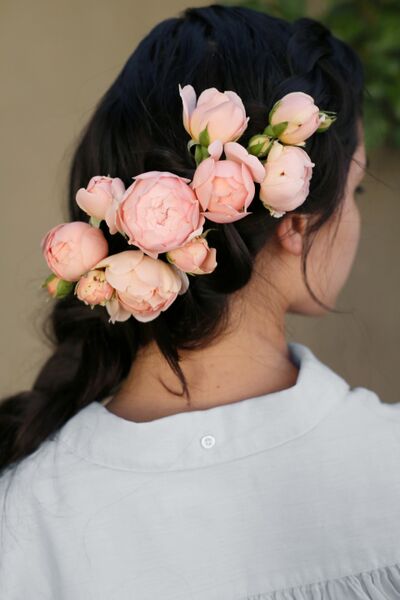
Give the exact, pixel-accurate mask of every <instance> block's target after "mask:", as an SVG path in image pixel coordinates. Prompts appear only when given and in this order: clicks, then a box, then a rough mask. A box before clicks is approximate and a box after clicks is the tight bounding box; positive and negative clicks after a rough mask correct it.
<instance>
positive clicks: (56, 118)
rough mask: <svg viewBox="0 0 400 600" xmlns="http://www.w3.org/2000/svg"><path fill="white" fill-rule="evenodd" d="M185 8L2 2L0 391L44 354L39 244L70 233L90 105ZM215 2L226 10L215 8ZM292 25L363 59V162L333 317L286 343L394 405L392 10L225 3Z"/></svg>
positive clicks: (395, 40) (399, 148) (303, 321)
mask: <svg viewBox="0 0 400 600" xmlns="http://www.w3.org/2000/svg"><path fill="white" fill-rule="evenodd" d="M210 3H211V2H201V1H198V2H196V3H195V4H193V5H191V4H188V3H187V2H184V1H183V0H163V1H162V2H161V1H157V0H147V1H146V2H145V3H144V2H139V1H138V0H137V1H134V0H115V1H114V2H112V3H111V2H108V1H106V0H96V2H94V1H93V0H79V1H78V0H56V1H55V2H54V1H50V0H35V2H30V1H29V0H12V1H11V0H1V1H0V47H1V53H0V73H1V81H2V89H3V92H2V94H1V97H0V102H1V111H0V115H1V116H0V118H1V131H2V143H1V147H0V152H1V156H0V165H1V173H2V177H1V198H2V207H3V212H2V223H3V226H2V235H1V254H0V255H1V281H2V310H1V331H2V336H1V341H0V344H1V347H0V349H1V362H0V368H1V379H0V380H1V389H0V397H3V396H5V395H7V394H11V393H14V392H17V391H20V390H23V389H27V388H30V386H31V385H32V383H33V380H34V378H35V376H36V374H37V372H38V370H39V368H40V367H41V365H42V364H43V362H44V360H45V359H46V358H47V357H48V356H49V355H50V353H51V349H50V347H49V346H48V343H47V342H46V340H45V337H44V335H43V333H42V330H41V326H42V321H43V318H44V313H45V312H47V311H49V310H50V305H49V303H51V302H53V300H52V299H51V298H49V297H48V296H47V293H46V292H45V290H43V289H42V288H41V284H42V282H43V280H44V279H45V277H47V275H48V274H49V270H48V269H47V266H46V264H45V262H44V260H43V257H42V255H41V251H40V246H39V243H40V239H41V238H42V236H43V235H44V234H45V233H46V232H47V231H48V230H49V229H50V228H51V227H53V226H54V225H56V224H58V223H61V222H63V221H66V220H67V219H68V217H67V210H66V201H67V200H66V199H67V194H66V185H67V168H68V164H69V160H70V157H71V154H72V152H73V149H74V144H75V142H76V140H77V137H78V134H79V132H80V130H81V128H82V127H83V126H84V124H85V123H86V121H87V120H88V118H89V116H90V115H91V113H92V111H93V110H94V106H95V104H96V102H97V100H98V99H99V97H100V96H101V95H102V94H103V92H104V91H105V89H106V88H108V86H109V85H110V83H111V82H112V80H113V79H114V78H115V77H116V75H117V73H118V72H119V70H120V69H121V67H122V65H123V64H124V63H125V61H126V59H127V57H128V55H129V54H131V53H132V51H133V50H134V48H135V46H136V45H137V43H138V42H139V41H140V40H141V38H142V37H143V36H144V35H146V34H147V32H148V31H149V30H150V29H151V28H152V27H153V26H154V25H155V24H156V23H158V22H159V21H161V20H162V19H165V18H168V17H172V16H178V14H179V13H180V11H182V10H183V9H185V8H187V7H188V6H201V5H208V4H210ZM222 3H223V2H221V4H222ZM226 4H228V5H233V4H241V5H245V6H249V7H252V8H257V9H258V10H265V11H267V12H271V13H273V14H276V15H279V16H283V17H285V18H287V19H290V20H291V19H294V18H297V17H300V16H311V17H315V18H318V19H319V20H321V21H322V22H323V23H325V24H326V25H328V26H329V27H330V28H331V29H332V32H333V33H334V34H335V35H336V36H337V37H339V38H341V39H344V40H345V41H347V42H348V43H350V44H351V45H352V46H353V47H354V48H355V49H356V50H357V52H358V53H359V55H360V56H361V58H362V60H363V62H364V67H365V73H366V87H367V91H368V94H367V97H366V100H365V109H364V110H365V133H366V144H367V153H368V155H369V159H370V167H369V174H367V175H366V177H365V180H364V183H363V186H364V188H365V193H364V194H363V195H362V196H359V199H358V200H357V202H359V206H360V208H361V215H362V237H361V242H360V247H359V250H358V254H357V258H356V261H355V265H354V268H353V272H352V274H351V277H350V279H349V281H348V282H347V284H346V286H345V288H344V289H343V291H342V293H341V295H340V297H339V300H338V303H337V306H336V308H338V309H340V310H343V311H346V313H345V314H342V315H330V314H328V315H326V316H325V317H323V318H311V317H301V316H296V315H288V317H287V327H288V338H289V339H290V340H294V341H299V342H302V343H305V344H306V345H308V346H310V348H311V349H312V350H313V352H314V353H316V354H317V356H318V357H319V358H320V359H321V360H322V361H323V362H325V363H327V364H328V365H329V366H331V367H332V368H333V369H334V370H335V371H337V372H339V373H340V374H341V375H342V376H343V377H345V378H346V379H347V380H348V382H349V383H350V385H351V386H363V387H368V388H370V389H373V390H374V391H375V392H376V393H377V394H378V395H379V396H380V397H381V399H382V401H384V402H399V401H400V393H399V390H398V383H397V368H399V366H400V360H399V357H400V352H399V347H400V278H399V258H400V235H399V225H400V197H399V189H400V38H399V36H398V32H399V30H400V2H399V0H350V1H347V2H345V1H341V0H326V1H322V0H318V1H306V0H275V1H272V0H271V1H267V0H255V1H249V2H246V1H243V2H227V3H226Z"/></svg>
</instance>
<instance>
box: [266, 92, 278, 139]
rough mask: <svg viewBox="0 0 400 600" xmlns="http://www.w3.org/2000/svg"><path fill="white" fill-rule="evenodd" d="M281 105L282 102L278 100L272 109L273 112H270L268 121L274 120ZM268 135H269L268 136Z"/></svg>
mask: <svg viewBox="0 0 400 600" xmlns="http://www.w3.org/2000/svg"><path fill="white" fill-rule="evenodd" d="M280 103H281V101H280V100H278V101H277V102H275V104H274V105H273V107H272V108H271V110H270V111H269V115H268V121H271V119H272V115H273V114H274V112H275V111H276V109H277V108H278V106H279V104H280ZM267 135H268V134H267Z"/></svg>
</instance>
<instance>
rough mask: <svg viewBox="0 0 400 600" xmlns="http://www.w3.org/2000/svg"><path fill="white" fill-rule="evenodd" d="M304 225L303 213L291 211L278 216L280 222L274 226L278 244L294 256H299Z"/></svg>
mask: <svg viewBox="0 0 400 600" xmlns="http://www.w3.org/2000/svg"><path fill="white" fill-rule="evenodd" d="M306 225H307V218H306V217H305V215H300V214H296V213H293V212H288V213H286V215H285V216H283V217H281V218H280V222H279V223H278V226H277V228H276V238H277V241H278V244H280V245H281V246H282V247H283V248H284V249H285V250H286V251H287V252H290V253H291V254H294V255H296V256H301V252H302V249H303V237H304V231H305V229H306Z"/></svg>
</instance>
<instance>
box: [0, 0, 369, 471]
mask: <svg viewBox="0 0 400 600" xmlns="http://www.w3.org/2000/svg"><path fill="white" fill-rule="evenodd" d="M179 83H180V84H181V85H182V86H184V85H186V84H189V83H190V84H192V85H193V87H194V89H195V90H196V93H197V94H198V95H199V94H200V93H201V91H202V90H204V89H205V88H208V87H213V86H214V87H216V88H218V89H219V90H220V91H224V90H234V91H235V92H237V93H238V94H239V96H240V97H241V99H242V100H243V103H244V105H245V108H246V113H247V115H248V116H249V117H250V120H249V124H248V128H247V129H246V131H245V133H244V134H243V136H242V137H241V138H240V143H242V144H243V145H245V146H246V145H247V143H248V140H249V138H250V137H251V136H252V135H254V134H256V133H259V132H260V131H262V130H263V129H264V128H265V126H266V123H267V117H268V113H269V111H270V110H271V108H272V106H273V104H274V103H275V101H276V100H278V99H279V98H281V97H282V96H283V95H285V94H287V93H289V92H293V91H303V92H305V93H307V94H310V95H311V96H313V98H314V100H315V103H316V104H317V105H318V106H320V107H321V108H322V109H325V110H331V111H336V112H337V120H336V121H335V123H334V125H333V126H332V127H331V128H330V129H329V131H327V132H325V133H323V134H318V135H314V136H312V137H311V138H310V139H309V140H308V141H307V152H308V154H309V155H310V157H311V159H312V160H313V161H314V162H315V167H314V171H313V177H312V179H311V182H310V192H309V195H308V197H307V199H306V201H305V202H304V204H302V205H301V206H299V207H298V208H296V209H295V212H296V213H303V214H307V215H310V217H311V218H310V219H309V220H307V230H306V238H305V239H306V244H305V245H304V251H303V255H302V272H303V276H304V280H305V283H306V286H307V289H308V291H309V293H310V295H311V296H312V297H313V298H314V299H315V300H316V301H317V302H318V303H319V304H321V305H322V306H325V305H324V304H323V303H322V302H321V301H320V300H319V299H318V298H317V297H316V296H315V295H314V292H313V291H312V290H311V288H310V286H309V284H308V281H307V269H306V266H307V262H306V259H307V255H308V252H309V250H310V248H311V244H312V240H313V239H314V236H315V234H316V232H317V231H318V230H319V228H320V227H321V226H322V225H323V224H324V223H325V222H327V221H329V220H330V219H331V218H333V216H334V215H335V214H337V213H338V211H340V210H341V206H342V201H343V198H344V190H345V184H346V179H347V175H348V170H349V166H350V161H351V159H352V156H353V153H354V151H355V149H356V147H357V144H358V143H359V140H358V130H357V120H358V119H359V118H361V117H362V105H363V91H364V90H363V86H364V75H363V68H362V65H361V62H360V59H359V58H358V56H357V55H356V54H355V52H354V51H353V50H352V49H351V48H350V47H349V46H348V45H347V44H346V43H344V42H343V41H341V40H339V39H337V38H335V37H334V36H333V35H332V34H331V32H330V31H329V30H328V29H327V28H326V27H325V26H324V25H323V24H321V23H320V22H318V21H316V20H314V19H311V18H301V19H298V20H296V21H294V22H288V21H285V20H284V19H280V18H276V17H273V16H271V15H268V14H265V13H261V12H258V11H256V10H253V9H250V8H244V7H240V6H225V5H220V4H211V5H209V6H204V7H196V8H187V9H186V10H184V11H183V12H182V13H180V14H179V16H178V17H173V18H168V19H165V20H163V21H161V22H160V23H158V24H157V25H156V26H155V27H153V29H151V31H150V32H149V33H148V34H147V35H146V36H145V37H144V38H143V39H142V40H141V41H140V43H139V45H138V46H137V48H136V49H135V50H134V52H133V53H132V55H131V56H130V57H129V58H128V60H127V62H126V64H125V65H124V66H123V68H122V70H121V71H120V73H119V74H118V76H117V77H116V79H115V81H114V82H113V83H112V84H111V86H110V87H109V88H108V89H107V91H106V92H105V93H104V95H103V96H102V97H101V98H100V100H99V102H98V104H97V106H96V108H95V110H94V112H93V114H92V115H91V118H90V119H89V122H88V123H87V125H86V126H85V127H84V130H83V131H82V133H81V135H80V137H79V140H78V143H77V147H76V149H75V151H74V155H73V158H72V162H71V167H70V174H69V190H68V206H69V217H70V220H73V221H77V220H81V221H88V219H89V217H88V215H86V214H85V213H84V212H83V211H82V210H81V209H80V208H79V207H78V205H77V204H76V202H75V195H76V192H77V190H78V189H79V188H80V187H86V186H87V184H88V182H89V180H90V178H91V177H92V176H93V175H96V174H103V175H106V174H108V175H110V176H112V177H120V178H121V179H122V180H123V181H124V183H125V185H126V186H128V185H130V184H131V183H132V177H134V176H135V175H138V174H140V173H142V172H144V171H150V170H161V171H163V170H165V171H171V172H173V173H176V174H178V175H181V176H183V177H188V178H190V179H191V178H192V177H193V174H194V171H195V168H196V164H195V161H194V158H193V157H191V155H190V154H189V152H188V150H187V142H188V140H189V136H188V133H187V132H186V131H185V129H184V127H183V122H182V102H181V99H180V96H179V93H178V84H179ZM255 185H256V195H255V197H254V199H253V201H252V204H251V211H252V214H251V215H248V216H247V217H246V218H245V219H241V220H239V221H236V222H233V223H228V224H218V223H208V222H207V221H206V223H205V226H204V228H205V229H206V228H208V226H210V227H213V228H214V229H213V230H212V231H210V232H209V234H208V240H209V243H210V246H212V247H214V248H216V250H217V257H218V266H217V268H216V270H215V271H214V272H213V273H211V274H208V275H202V276H201V277H191V278H190V286H189V289H188V291H187V292H186V293H185V294H183V295H181V296H178V297H177V299H176V300H175V301H174V303H173V304H172V305H171V306H170V308H169V309H168V310H167V311H165V312H162V313H161V314H160V316H159V317H157V319H155V320H153V321H150V322H147V323H142V322H139V321H137V320H136V319H135V318H134V317H131V318H129V319H128V320H127V321H125V322H116V323H115V324H112V323H110V322H109V315H108V314H107V311H106V310H105V308H104V307H100V306H97V307H95V308H94V309H93V310H90V309H89V308H88V307H87V306H86V305H84V304H83V303H82V302H81V301H80V300H79V299H77V297H76V296H75V295H74V294H73V292H71V293H70V294H69V295H68V296H66V297H65V298H63V299H58V300H54V301H53V302H52V304H51V309H50V312H49V314H47V315H46V316H45V319H44V322H43V330H44V332H45V335H46V337H47V338H48V339H49V341H50V343H51V345H52V348H53V354H52V355H51V356H50V358H49V359H48V360H47V362H46V363H45V364H44V366H43V367H42V368H41V370H40V372H39V373H38V375H37V378H36V380H35V382H34V383H33V386H32V389H31V390H28V391H22V392H20V393H17V394H15V395H13V396H11V397H8V398H5V399H3V401H2V403H1V404H0V469H4V468H5V467H7V466H11V465H14V464H15V463H16V462H18V461H20V460H21V459H23V458H24V457H26V456H28V455H30V454H32V453H33V452H34V451H36V450H37V449H38V448H39V446H40V445H41V443H42V442H43V441H44V440H46V439H48V438H50V437H51V436H53V435H54V434H55V433H56V432H57V431H58V430H59V429H60V428H61V427H62V426H63V424H65V423H66V422H67V421H68V420H69V419H70V418H71V417H72V416H73V415H74V414H75V413H77V412H78V411H79V410H81V409H82V408H83V407H84V406H86V405H87V404H89V403H90V402H95V401H100V400H102V399H103V398H105V397H106V396H108V395H112V394H114V393H115V392H116V391H117V390H118V388H119V386H120V385H121V383H122V381H123V380H124V378H125V377H126V376H127V375H128V372H129V370H130V368H131V366H132V363H133V361H134V360H135V356H136V355H137V352H138V350H139V349H140V348H141V347H144V346H145V345H146V344H148V343H149V342H150V341H155V343H156V344H157V346H158V348H159V349H160V351H161V352H162V354H163V355H164V356H165V358H166V360H167V361H168V363H169V365H170V367H171V368H172V369H173V371H174V372H175V373H176V375H177V376H178V377H179V379H180V381H181V383H182V390H183V391H182V396H183V395H185V396H187V397H190V392H189V390H188V387H187V384H186V380H185V377H184V375H183V372H182V370H181V368H180V365H179V360H180V356H179V350H180V349H196V348H200V347H204V346H207V344H209V343H210V342H211V341H212V340H213V339H215V338H216V337H217V336H218V335H220V334H221V332H222V331H223V330H224V327H225V326H226V324H227V322H228V315H229V311H228V306H229V298H230V295H231V294H232V293H233V292H235V291H236V290H239V289H240V288H243V286H245V285H246V284H247V282H248V281H249V280H250V278H251V276H252V273H253V271H254V261H255V257H256V255H257V254H258V252H259V251H260V250H261V249H262V248H264V247H265V246H266V245H267V244H268V243H269V241H270V240H271V239H272V237H273V236H274V232H275V230H276V227H277V222H278V219H275V218H273V217H271V216H270V215H269V213H268V211H267V210H266V209H265V208H264V206H263V204H262V203H261V201H260V200H259V198H258V192H259V184H255ZM101 229H102V231H103V233H104V235H105V236H106V238H107V241H108V244H109V254H114V253H117V252H120V251H123V250H126V249H129V248H132V247H128V246H127V242H126V240H125V239H124V238H123V236H120V235H114V236H112V235H110V234H109V232H108V228H107V226H106V225H105V223H104V222H102V224H101ZM161 258H162V257H161ZM328 310H334V309H331V308H329V307H328Z"/></svg>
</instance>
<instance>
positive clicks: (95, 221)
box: [89, 217, 102, 229]
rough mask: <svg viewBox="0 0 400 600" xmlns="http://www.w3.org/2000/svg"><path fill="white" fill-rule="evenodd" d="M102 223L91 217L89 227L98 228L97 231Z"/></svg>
mask: <svg viewBox="0 0 400 600" xmlns="http://www.w3.org/2000/svg"><path fill="white" fill-rule="evenodd" d="M101 221H102V219H96V217H90V219H89V225H91V226H92V227H96V229H99V227H100V223H101Z"/></svg>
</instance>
